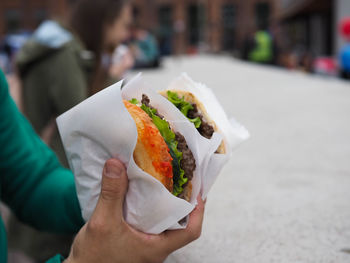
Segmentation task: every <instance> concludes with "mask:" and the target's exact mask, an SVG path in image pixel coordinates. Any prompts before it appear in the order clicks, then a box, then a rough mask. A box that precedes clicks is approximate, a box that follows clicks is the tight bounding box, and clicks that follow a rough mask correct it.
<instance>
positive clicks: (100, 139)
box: [57, 74, 249, 234]
mask: <svg viewBox="0 0 350 263" xmlns="http://www.w3.org/2000/svg"><path fill="white" fill-rule="evenodd" d="M121 85H122V82H118V83H116V84H114V85H112V86H110V87H108V88H106V89H104V90H102V91H101V92H99V93H97V94H95V95H94V96H92V97H90V98H88V99H87V100H85V101H83V102H82V103H80V104H78V105H77V106H75V107H74V108H72V109H71V110H69V111H67V112H66V113H64V114H62V115H61V116H59V117H58V118H57V124H58V128H59V131H60V134H61V138H62V141H63V145H64V148H65V151H66V154H67V158H68V160H69V165H70V167H71V169H72V171H73V172H74V174H75V180H76V187H77V194H78V199H79V202H80V206H81V209H82V215H83V218H84V219H85V220H88V219H89V218H90V216H91V214H92V212H93V210H94V208H95V206H96V203H97V200H98V196H99V194H100V186H101V176H102V170H103V166H104V164H105V162H106V160H108V159H109V158H118V159H120V160H121V161H122V162H123V163H124V164H125V165H126V167H127V174H128V178H129V188H128V192H127V195H126V198H125V204H124V216H125V219H126V221H127V222H128V223H129V224H130V225H132V226H133V227H135V228H137V229H139V230H141V231H143V232H146V233H151V234H158V233H161V232H163V231H164V230H167V229H179V228H184V227H185V225H186V223H185V224H182V225H180V224H179V223H178V222H179V221H180V220H181V219H183V218H184V217H186V216H187V215H188V214H189V213H190V212H191V211H192V210H193V208H194V206H195V204H196V196H197V195H198V194H199V193H201V195H202V197H203V198H205V197H206V196H207V194H208V191H209V190H210V188H211V186H212V185H213V183H214V181H215V179H216V178H217V176H218V174H219V172H220V170H221V169H222V167H223V165H224V164H225V163H226V162H227V161H228V159H229V157H230V155H231V149H233V148H234V147H236V146H237V145H238V143H240V142H242V141H244V140H245V139H247V138H248V137H249V134H248V132H247V131H246V130H245V129H244V127H243V126H241V125H239V124H237V123H235V124H234V125H232V122H230V121H229V120H228V119H227V117H226V114H225V112H224V111H223V109H222V107H221V106H220V104H219V103H218V102H217V100H216V99H215V96H214V95H213V93H212V92H211V90H210V89H208V88H206V87H204V86H203V85H202V84H198V83H195V82H193V81H192V80H191V79H190V78H189V77H188V76H187V75H186V74H183V75H181V76H180V77H179V78H178V79H176V80H175V81H174V82H173V83H172V84H171V85H170V87H169V88H171V89H173V88H174V89H186V90H188V91H191V92H192V93H194V94H195V95H196V96H198V98H199V99H200V100H201V101H202V102H203V104H204V105H205V106H208V107H206V108H207V110H208V113H209V114H210V115H211V116H215V118H214V119H215V121H216V123H217V125H218V127H219V128H220V131H221V132H220V134H219V133H214V135H213V137H212V138H211V139H210V140H209V139H206V138H204V137H202V136H200V134H199V133H198V131H197V130H196V129H195V127H194V125H193V124H192V123H190V122H189V121H188V120H187V118H186V117H185V116H184V115H183V114H182V113H181V112H180V111H179V110H178V109H177V108H176V107H175V106H173V105H172V104H171V103H170V102H169V101H168V100H167V99H165V98H164V97H162V96H161V95H159V94H158V93H157V92H156V91H155V89H152V88H150V87H149V86H147V84H146V83H145V82H144V80H143V78H142V76H141V74H139V75H138V76H136V77H135V78H134V79H132V80H131V81H130V82H129V83H128V84H126V85H125V86H124V87H123V89H122V90H121ZM142 94H146V95H147V96H148V97H149V98H150V100H151V105H152V106H153V107H155V108H157V109H158V112H159V113H160V114H162V115H163V116H164V117H165V118H166V120H167V121H168V122H169V123H170V126H171V127H172V129H173V130H174V131H178V132H180V133H181V134H182V135H183V136H184V137H185V139H186V141H187V144H188V146H189V148H190V149H191V151H192V153H193V155H194V158H195V160H196V170H195V172H194V177H193V180H192V185H193V190H192V198H191V200H190V202H186V201H184V200H182V199H179V198H177V197H175V196H173V195H172V194H171V193H170V192H169V191H168V190H167V189H166V188H165V187H164V186H163V185H162V184H161V183H160V182H159V181H157V180H156V179H154V178H153V177H152V176H150V175H149V174H147V173H145V172H143V171H142V170H141V169H140V168H139V167H138V166H137V165H136V164H135V161H134V159H133V150H134V148H135V145H136V141H137V130H136V126H135V123H134V121H133V119H132V118H131V116H130V115H129V113H128V111H127V110H126V108H125V107H124V104H123V102H122V100H123V99H125V100H130V99H132V98H136V99H138V100H139V101H140V100H141V96H142ZM222 139H224V141H225V142H226V143H227V145H228V146H229V148H228V149H229V150H228V152H227V154H216V153H215V151H216V149H217V147H218V146H219V145H220V143H221V140H222Z"/></svg>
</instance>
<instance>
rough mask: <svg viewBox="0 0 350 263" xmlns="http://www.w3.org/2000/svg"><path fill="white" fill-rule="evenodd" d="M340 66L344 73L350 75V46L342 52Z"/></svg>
mask: <svg viewBox="0 0 350 263" xmlns="http://www.w3.org/2000/svg"><path fill="white" fill-rule="evenodd" d="M340 66H341V68H342V70H343V71H345V72H347V73H350V44H347V45H346V46H345V47H343V49H342V50H341V52H340Z"/></svg>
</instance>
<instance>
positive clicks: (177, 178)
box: [141, 104, 188, 196]
mask: <svg viewBox="0 0 350 263" xmlns="http://www.w3.org/2000/svg"><path fill="white" fill-rule="evenodd" d="M141 109H143V110H144V111H145V112H146V113H147V114H148V116H150V117H151V118H152V120H153V123H154V124H155V125H156V127H157V128H158V130H159V132H160V134H161V135H162V137H163V138H164V141H165V142H166V144H167V145H168V147H169V150H170V151H169V153H170V155H171V157H172V158H173V161H172V166H173V182H174V184H173V194H174V195H175V196H178V195H179V194H181V193H182V191H183V187H182V186H183V185H184V184H185V183H186V182H187V180H188V179H187V178H184V175H185V171H184V170H183V169H181V166H180V161H181V160H182V152H180V151H179V150H178V149H177V144H178V142H177V141H176V140H175V133H174V132H173V131H172V130H171V129H170V127H169V124H168V122H167V121H166V120H163V119H161V118H160V117H159V116H157V115H156V113H157V110H156V109H151V108H150V107H147V106H146V105H145V104H142V106H141Z"/></svg>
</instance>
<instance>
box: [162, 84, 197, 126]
mask: <svg viewBox="0 0 350 263" xmlns="http://www.w3.org/2000/svg"><path fill="white" fill-rule="evenodd" d="M167 95H168V100H169V101H170V102H171V103H172V104H174V105H175V106H176V108H178V109H179V110H180V111H181V112H182V114H183V115H185V116H186V117H187V119H188V120H189V121H190V122H192V123H193V124H194V126H195V127H196V128H197V129H198V128H199V127H200V126H201V124H202V122H201V119H200V118H199V117H196V118H193V119H191V118H188V116H187V115H188V111H189V110H193V106H192V104H191V103H189V102H187V101H185V100H184V97H182V98H180V97H179V96H178V95H177V94H176V92H172V91H170V90H168V91H167Z"/></svg>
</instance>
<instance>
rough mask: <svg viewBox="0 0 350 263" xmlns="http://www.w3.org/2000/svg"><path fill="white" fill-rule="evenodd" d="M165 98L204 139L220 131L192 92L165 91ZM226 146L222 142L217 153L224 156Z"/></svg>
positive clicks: (163, 94)
mask: <svg viewBox="0 0 350 263" xmlns="http://www.w3.org/2000/svg"><path fill="white" fill-rule="evenodd" d="M159 94H161V95H162V96H163V97H165V98H167V99H168V100H169V101H170V102H171V103H172V104H173V105H174V106H175V107H176V108H178V109H179V110H180V111H181V112H182V114H183V115H185V117H187V119H188V120H189V121H190V122H192V123H193V125H194V126H195V127H196V129H197V131H198V132H199V133H200V135H202V136H203V137H205V138H207V139H211V137H212V136H213V134H214V132H218V131H219V129H218V127H217V125H216V124H215V122H214V121H213V120H212V119H211V118H210V116H209V114H208V112H207V110H206V109H205V106H204V105H203V103H202V102H201V101H200V100H199V99H198V98H197V97H196V96H195V95H194V94H192V93H191V92H189V91H184V90H163V91H160V92H159ZM225 152H226V150H225V144H224V142H221V144H220V145H219V147H218V149H217V150H216V153H219V154H224V153H225Z"/></svg>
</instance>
